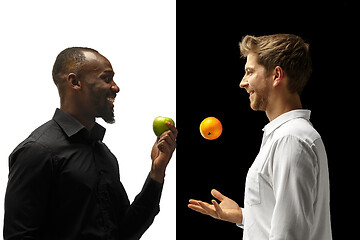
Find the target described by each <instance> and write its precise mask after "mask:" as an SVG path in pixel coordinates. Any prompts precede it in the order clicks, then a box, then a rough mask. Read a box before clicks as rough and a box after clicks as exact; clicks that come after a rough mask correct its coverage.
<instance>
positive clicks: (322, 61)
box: [176, 1, 360, 239]
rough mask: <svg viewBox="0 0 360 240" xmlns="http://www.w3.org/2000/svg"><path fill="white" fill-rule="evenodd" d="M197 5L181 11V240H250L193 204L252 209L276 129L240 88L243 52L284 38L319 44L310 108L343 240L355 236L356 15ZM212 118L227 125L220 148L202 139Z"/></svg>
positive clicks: (308, 92)
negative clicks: (249, 44)
mask: <svg viewBox="0 0 360 240" xmlns="http://www.w3.org/2000/svg"><path fill="white" fill-rule="evenodd" d="M194 2H195V1H194ZM194 2H191V3H185V2H184V1H177V86H176V88H177V92H176V94H177V106H176V107H177V128H178V130H179V136H178V140H177V141H178V147H177V152H176V154H177V203H176V206H177V239H205V236H206V239H241V238H242V229H240V228H238V227H236V226H235V224H231V223H227V222H222V221H219V220H215V219H213V218H211V217H208V216H205V215H202V214H199V213H197V212H194V211H192V210H191V209H189V208H188V207H187V204H188V200H189V199H190V198H194V199H199V200H203V201H207V202H210V201H211V199H213V197H212V196H211V194H210V191H211V189H213V188H215V189H218V190H219V191H220V192H221V193H223V194H224V195H226V196H228V197H230V198H232V199H233V200H235V201H236V202H237V203H238V204H239V205H240V206H243V198H244V195H243V194H244V185H245V177H246V173H247V170H248V168H249V167H250V166H251V164H252V162H253V160H254V159H255V157H256V155H257V153H258V151H259V148H260V143H261V138H262V128H263V127H264V125H265V124H267V123H268V119H267V118H266V115H265V113H264V112H254V111H252V110H251V109H250V107H249V99H248V94H247V93H246V91H245V90H243V89H240V87H239V83H240V81H241V79H242V76H243V74H244V70H243V69H244V65H245V62H246V61H245V59H240V53H239V47H238V43H239V41H241V39H242V37H243V36H245V35H255V36H260V35H266V34H274V33H292V34H296V35H300V36H301V37H302V38H304V39H305V41H306V42H308V43H309V44H310V48H311V55H312V59H313V74H312V77H311V79H310V81H309V83H308V85H307V86H306V88H305V90H304V92H303V95H302V103H303V107H304V108H306V109H310V110H311V111H312V114H311V122H312V123H313V125H314V127H315V128H316V129H317V131H318V132H319V133H320V134H321V136H322V138H323V141H324V143H325V147H326V150H327V154H328V163H329V172H330V186H331V220H332V229H333V238H334V239H345V238H344V234H351V233H352V231H355V229H354V228H352V227H351V226H352V225H351V222H354V221H353V220H351V217H352V219H354V216H352V214H354V213H355V211H357V210H356V208H357V207H356V206H357V201H356V199H357V198H358V197H357V195H356V193H357V191H356V189H358V187H357V184H358V182H359V181H358V180H357V177H356V174H355V171H354V169H355V168H356V162H357V160H358V159H359V157H358V156H357V155H356V154H355V153H356V152H357V150H356V141H358V140H357V134H356V133H357V132H358V130H357V120H356V119H357V116H356V114H357V105H358V103H359V100H358V96H357V95H358V94H359V93H358V92H359V88H358V87H359V84H358V82H359V81H360V79H359V73H358V72H359V70H358V68H359V67H358V63H357V62H356V60H355V59H356V58H355V56H356V54H357V53H356V52H358V45H359V43H358V40H357V39H358V35H359V31H358V28H356V27H355V26H356V22H355V17H356V15H355V11H354V9H355V5H354V6H352V5H351V4H349V3H346V2H341V3H333V2H331V1H330V3H327V4H326V5H319V3H316V2H315V3H313V4H307V3H306V2H299V3H298V4H300V5H299V6H295V5H294V3H293V2H289V3H288V4H289V6H286V5H284V3H276V2H271V3H267V4H266V5H264V4H263V3H262V2H253V3H252V4H244V3H242V2H241V1H233V3H230V2H227V1H217V2H209V1H196V3H194ZM315 4H317V5H315ZM209 116H214V117H216V118H218V119H219V120H220V121H221V122H222V124H223V129H224V130H223V134H222V135H221V137H220V138H219V139H217V140H214V141H209V140H205V139H204V138H202V137H201V135H200V132H199V125H200V122H201V121H202V120H203V119H204V118H206V117H209ZM355 217H356V215H355ZM354 224H355V222H354Z"/></svg>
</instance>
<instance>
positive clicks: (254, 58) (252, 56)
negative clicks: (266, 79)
mask: <svg viewBox="0 0 360 240" xmlns="http://www.w3.org/2000/svg"><path fill="white" fill-rule="evenodd" d="M257 66H260V65H259V64H258V55H257V54H256V53H251V52H250V53H249V54H248V55H247V57H246V64H245V69H247V68H256V67H257Z"/></svg>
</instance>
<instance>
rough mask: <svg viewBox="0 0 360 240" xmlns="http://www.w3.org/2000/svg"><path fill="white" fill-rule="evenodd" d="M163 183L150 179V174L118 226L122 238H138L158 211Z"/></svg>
mask: <svg viewBox="0 0 360 240" xmlns="http://www.w3.org/2000/svg"><path fill="white" fill-rule="evenodd" d="M162 188H163V184H160V183H159V182H157V181H156V180H154V179H152V178H151V176H150V174H149V176H148V177H147V179H146V182H145V184H144V186H143V189H142V190H141V192H140V193H139V194H138V195H137V196H136V198H135V199H134V201H133V202H132V203H131V205H130V206H129V207H128V208H127V210H126V211H125V213H124V215H123V217H122V221H121V223H120V225H121V226H120V228H121V229H122V230H123V231H124V232H123V233H124V234H123V237H124V239H139V238H140V237H141V236H142V235H143V234H144V232H145V231H146V230H147V229H148V228H149V227H150V225H151V224H152V223H153V221H154V218H155V216H156V215H157V214H158V213H159V211H160V208H159V204H160V198H161V193H162Z"/></svg>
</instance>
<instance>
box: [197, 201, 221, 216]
mask: <svg viewBox="0 0 360 240" xmlns="http://www.w3.org/2000/svg"><path fill="white" fill-rule="evenodd" d="M198 203H199V205H200V206H201V207H202V208H203V209H204V210H205V211H206V213H207V214H208V215H210V216H212V217H213V218H218V217H217V214H216V212H215V208H214V207H213V206H212V205H210V204H208V203H204V202H198Z"/></svg>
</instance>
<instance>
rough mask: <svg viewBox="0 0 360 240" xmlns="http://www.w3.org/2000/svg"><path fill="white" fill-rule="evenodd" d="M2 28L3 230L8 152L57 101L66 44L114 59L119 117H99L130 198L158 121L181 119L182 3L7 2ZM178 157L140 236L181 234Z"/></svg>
mask: <svg viewBox="0 0 360 240" xmlns="http://www.w3.org/2000/svg"><path fill="white" fill-rule="evenodd" d="M0 34H1V37H0V48H1V54H0V85H1V86H0V104H1V105H0V109H1V117H0V121H1V122H0V128H1V129H0V132H1V137H0V147H1V148H0V217H1V220H0V229H1V230H2V228H3V215H4V211H3V204H4V195H5V190H6V184H7V175H8V156H9V154H10V153H11V151H12V150H13V149H14V148H15V147H16V146H17V145H18V144H19V143H20V142H21V141H22V140H24V139H25V138H26V137H27V136H28V135H29V134H30V133H31V132H32V131H33V130H34V129H35V128H36V127H38V126H39V125H41V124H43V123H44V122H46V121H48V120H50V119H51V118H52V116H53V114H54V112H55V108H56V107H59V97H58V93H57V89H56V87H55V85H54V84H53V82H52V77H51V70H52V65H53V63H54V61H55V58H56V56H57V54H58V53H59V52H60V51H62V50H63V49H65V48H67V47H72V46H85V47H91V48H94V49H96V50H98V51H99V52H100V53H101V54H103V55H104V56H105V57H107V58H108V59H109V60H110V62H111V63H112V66H113V69H114V71H115V73H116V74H115V78H114V80H115V82H116V83H117V85H118V86H119V87H120V93H119V94H118V96H117V98H116V101H115V117H116V123H115V124H113V125H109V124H106V123H104V122H103V121H102V120H101V119H99V120H98V122H99V123H100V124H101V125H103V126H104V127H106V128H107V132H106V135H105V139H104V142H105V143H106V144H107V145H108V147H109V148H110V149H111V151H112V152H113V153H114V154H115V156H117V158H118V161H119V165H120V177H121V181H122V183H123V184H124V186H125V188H126V190H127V193H128V195H129V198H130V201H132V200H133V199H134V197H135V196H136V195H137V193H139V192H140V190H141V188H142V185H143V183H144V181H145V179H146V177H147V174H148V172H149V170H150V165H151V159H150V152H151V148H152V145H153V143H154V142H155V135H154V133H153V131H152V121H153V119H154V118H155V117H157V116H159V115H161V116H166V117H171V118H173V119H174V120H175V121H176V115H175V114H176V112H175V97H176V96H175V81H176V79H175V78H176V1H175V0H151V1H149V0H117V1H116V0H112V1H109V0H102V1H92V0H81V1H79V0H78V1H76V0H70V1H69V0H61V1H40V0H31V1H27V0H21V1H15V0H14V1H1V3H0ZM175 155H176V153H175V154H174V155H173V158H172V160H171V162H170V164H169V166H168V169H167V175H166V180H165V185H164V189H163V194H162V199H161V204H160V209H161V211H160V213H159V215H158V216H157V217H156V218H155V221H154V223H153V225H152V226H151V227H150V228H149V230H148V231H147V232H146V233H145V234H144V235H143V237H142V239H145V240H146V239H147V240H152V239H156V240H159V239H167V240H169V239H175V225H176V214H175V213H176V212H175V203H176V201H175V197H176V195H175V194H176V192H175V179H176V176H175V164H176V162H175V161H176V159H175Z"/></svg>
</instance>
